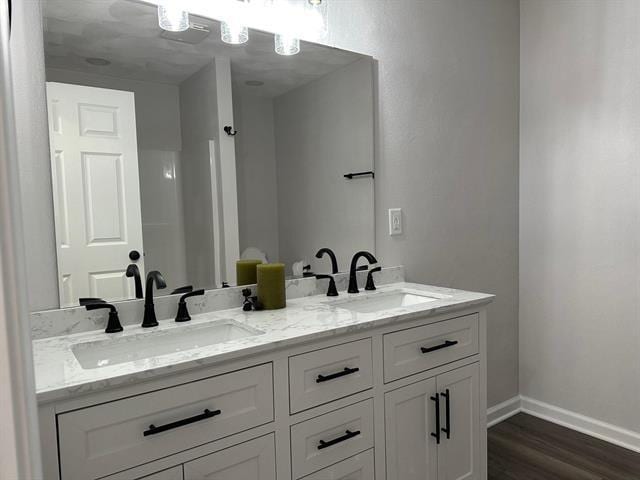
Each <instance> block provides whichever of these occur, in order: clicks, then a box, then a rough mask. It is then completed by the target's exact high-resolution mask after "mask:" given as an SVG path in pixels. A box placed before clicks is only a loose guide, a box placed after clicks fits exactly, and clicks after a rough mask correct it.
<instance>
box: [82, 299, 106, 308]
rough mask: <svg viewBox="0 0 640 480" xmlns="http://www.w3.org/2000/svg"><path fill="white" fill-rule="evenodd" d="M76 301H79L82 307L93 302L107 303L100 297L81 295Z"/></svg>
mask: <svg viewBox="0 0 640 480" xmlns="http://www.w3.org/2000/svg"><path fill="white" fill-rule="evenodd" d="M78 302H79V303H80V306H81V307H84V306H85V305H91V304H93V303H107V302H106V301H104V300H103V299H101V298H94V297H82V298H79V299H78Z"/></svg>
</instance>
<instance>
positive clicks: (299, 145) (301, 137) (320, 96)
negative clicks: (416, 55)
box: [274, 58, 374, 273]
mask: <svg viewBox="0 0 640 480" xmlns="http://www.w3.org/2000/svg"><path fill="white" fill-rule="evenodd" d="M372 74H373V65H372V61H371V60H370V59H368V58H365V59H363V60H358V61H357V62H354V63H352V64H351V65H347V66H345V67H342V68H340V69H339V70H336V71H335V72H332V73H330V74H328V75H325V76H324V77H322V78H320V79H318V80H316V81H314V82H311V83H308V84H306V85H303V86H302V87H299V88H296V89H294V90H291V91H289V92H287V93H285V94H284V95H280V96H279V97H276V98H275V99H274V118H275V138H276V142H275V144H276V159H277V161H276V167H277V175H278V232H279V233H278V236H279V244H280V260H281V261H282V262H284V263H285V264H286V265H287V266H291V265H292V264H293V262H295V261H299V260H303V259H304V260H306V261H307V262H309V263H311V265H312V266H313V267H314V268H313V270H314V271H316V272H326V271H329V270H328V266H329V263H328V260H327V259H323V260H320V261H318V260H316V259H315V257H314V253H315V252H317V251H318V250H319V249H320V248H322V247H331V248H332V249H333V250H334V251H335V253H336V256H337V257H338V262H339V265H340V266H341V268H342V271H345V270H346V269H347V268H348V261H350V259H351V256H352V255H353V253H354V251H356V250H369V251H373V250H374V231H373V216H374V209H373V181H372V180H371V179H370V178H361V179H355V180H347V179H345V178H344V177H343V175H344V174H345V173H347V172H362V171H369V170H371V169H372V168H373V148H374V140H373V138H374V137H373V81H372ZM288 273H292V272H291V271H289V272H288Z"/></svg>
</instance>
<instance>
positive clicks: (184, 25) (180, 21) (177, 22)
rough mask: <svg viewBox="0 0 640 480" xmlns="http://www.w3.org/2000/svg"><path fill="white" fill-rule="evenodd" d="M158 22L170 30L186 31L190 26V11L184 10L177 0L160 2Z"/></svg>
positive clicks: (163, 27)
mask: <svg viewBox="0 0 640 480" xmlns="http://www.w3.org/2000/svg"><path fill="white" fill-rule="evenodd" d="M158 24H159V25H160V28H162V29H163V30H167V31H169V32H184V31H185V30H187V29H188V28H189V12H187V11H185V10H182V8H180V6H179V5H178V2H176V1H175V0H174V1H169V0H166V1H164V2H162V3H159V4H158Z"/></svg>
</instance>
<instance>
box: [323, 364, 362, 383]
mask: <svg viewBox="0 0 640 480" xmlns="http://www.w3.org/2000/svg"><path fill="white" fill-rule="evenodd" d="M359 371H360V369H359V368H358V367H355V368H349V367H344V370H342V371H341V372H336V373H332V374H331V375H318V378H316V382H317V383H322V382H327V381H329V380H333V379H334V378H340V377H344V376H345V375H351V374H352V373H356V372H359Z"/></svg>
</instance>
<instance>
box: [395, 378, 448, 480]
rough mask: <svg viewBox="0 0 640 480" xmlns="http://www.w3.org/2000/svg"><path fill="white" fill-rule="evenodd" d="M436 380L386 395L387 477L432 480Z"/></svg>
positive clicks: (435, 471) (434, 457)
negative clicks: (432, 434)
mask: <svg viewBox="0 0 640 480" xmlns="http://www.w3.org/2000/svg"><path fill="white" fill-rule="evenodd" d="M435 394H436V380H435V378H430V379H428V380H423V381H421V382H418V383H414V384H411V385H407V386H406V387H402V388H399V389H398V390H393V391H391V392H389V393H387V394H386V395H385V419H386V420H385V422H386V455H387V480H435V479H436V475H437V464H436V461H437V450H436V448H437V446H436V442H435V439H434V438H433V437H432V436H431V433H432V432H435V420H436V415H435V408H436V405H435V402H434V401H433V400H432V399H431V398H432V397H434V398H435Z"/></svg>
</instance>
